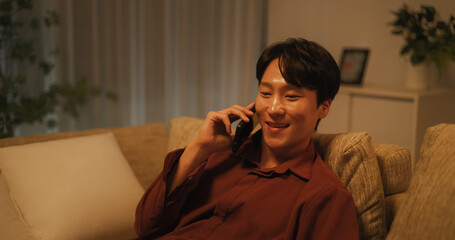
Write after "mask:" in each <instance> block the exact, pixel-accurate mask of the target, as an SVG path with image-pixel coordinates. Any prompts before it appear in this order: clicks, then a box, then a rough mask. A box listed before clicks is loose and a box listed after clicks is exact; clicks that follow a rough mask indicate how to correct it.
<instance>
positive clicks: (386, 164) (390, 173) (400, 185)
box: [373, 143, 412, 196]
mask: <svg viewBox="0 0 455 240" xmlns="http://www.w3.org/2000/svg"><path fill="white" fill-rule="evenodd" d="M373 148H374V152H375V153H376V157H377V159H378V164H379V169H380V170H381V176H382V185H383V187H384V194H385V196H388V195H392V194H396V193H402V192H405V191H406V189H408V186H409V183H410V182H411V176H412V166H411V165H412V163H411V154H410V153H409V151H408V150H407V149H406V148H404V147H401V146H397V145H392V144H383V143H373Z"/></svg>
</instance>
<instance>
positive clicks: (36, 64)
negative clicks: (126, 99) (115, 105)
mask: <svg viewBox="0 0 455 240" xmlns="http://www.w3.org/2000/svg"><path fill="white" fill-rule="evenodd" d="M35 2H36V1H34V0H0V58H1V61H0V138H4V137H12V136H13V135H14V129H15V128H16V127H18V126H20V125H22V124H31V123H35V122H46V123H47V125H48V126H50V127H52V126H55V125H56V124H57V122H56V121H55V120H53V119H46V116H47V115H48V114H49V113H54V112H55V111H57V108H60V109H61V111H62V112H63V113H64V114H68V115H70V116H72V117H74V118H78V116H79V111H80V108H81V107H82V106H83V105H85V104H87V103H88V100H89V99H90V98H91V97H93V96H100V95H104V96H107V97H108V98H110V99H115V94H113V93H111V92H104V91H102V90H101V89H100V88H99V87H95V86H91V85H89V84H88V83H87V81H86V80H85V79H80V80H78V81H76V82H75V83H74V84H70V83H68V82H65V81H60V82H61V83H53V84H50V86H49V87H47V88H46V89H41V90H40V89H36V90H34V91H33V92H28V91H27V90H26V88H25V86H26V83H27V82H30V81H42V79H43V77H44V76H46V75H48V74H49V73H50V72H51V71H52V69H53V67H54V66H53V63H52V62H51V61H49V60H48V59H45V58H43V57H42V56H40V54H39V53H38V51H37V50H36V49H37V46H36V44H37V42H38V41H37V37H38V34H37V32H38V30H39V29H41V28H52V27H55V26H56V25H58V24H59V15H58V14H57V13H56V12H55V11H46V13H45V15H44V16H42V17H36V16H35V14H34V13H35V12H34V11H33V10H34V3H35ZM24 32H25V33H26V34H24ZM19 66H21V67H24V66H26V68H28V69H30V68H37V69H39V72H41V74H37V75H34V76H33V77H29V78H28V79H27V77H26V75H25V74H23V73H22V72H21V71H19V70H17V69H19Z"/></svg>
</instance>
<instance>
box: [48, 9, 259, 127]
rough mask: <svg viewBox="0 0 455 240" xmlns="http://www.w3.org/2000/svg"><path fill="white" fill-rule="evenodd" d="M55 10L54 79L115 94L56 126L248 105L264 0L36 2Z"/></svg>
mask: <svg viewBox="0 0 455 240" xmlns="http://www.w3.org/2000/svg"><path fill="white" fill-rule="evenodd" d="M42 1H43V2H45V4H42V6H44V7H47V8H53V9H56V10H57V11H58V12H59V13H60V15H61V24H60V26H59V27H58V30H57V31H56V36H57V38H56V39H57V40H56V45H57V46H58V47H59V50H60V51H59V52H60V54H59V56H58V58H57V62H56V72H55V75H54V76H55V79H54V80H53V81H57V82H59V81H70V82H74V81H76V80H77V79H80V78H86V79H87V80H88V81H89V82H91V83H94V84H96V85H100V86H101V87H103V88H104V89H106V90H111V91H114V92H115V93H116V94H117V96H118V100H117V102H111V101H109V100H107V99H103V98H98V99H95V100H94V101H92V102H91V103H90V104H88V106H86V107H85V108H84V109H83V111H82V115H81V117H80V119H78V120H73V119H70V118H68V117H65V116H62V115H59V117H58V118H59V130H60V131H69V130H76V129H87V128H97V127H115V126H126V125H136V124H143V123H149V122H157V121H165V122H167V121H169V120H170V119H172V118H174V117H178V116H184V115H185V116H194V117H205V115H206V113H207V112H208V111H210V110H220V109H223V108H225V107H228V106H230V105H233V104H242V105H246V104H248V103H250V102H251V101H253V100H254V98H255V95H256V89H257V82H256V80H255V64H256V60H257V58H258V57H259V54H260V52H261V51H262V49H263V48H264V44H265V36H266V35H265V29H266V26H265V24H266V16H265V13H266V9H265V8H266V5H267V2H266V1H264V0H230V1H224V0H191V1H189V0H153V1H147V0H131V1H126V0H42Z"/></svg>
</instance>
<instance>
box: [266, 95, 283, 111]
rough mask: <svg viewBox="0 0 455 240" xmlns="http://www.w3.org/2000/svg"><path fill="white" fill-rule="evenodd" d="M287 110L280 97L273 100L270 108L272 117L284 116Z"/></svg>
mask: <svg viewBox="0 0 455 240" xmlns="http://www.w3.org/2000/svg"><path fill="white" fill-rule="evenodd" d="M284 113H285V108H284V105H283V102H282V100H281V99H280V98H279V97H275V98H273V101H272V105H271V106H270V107H269V114H270V115H284Z"/></svg>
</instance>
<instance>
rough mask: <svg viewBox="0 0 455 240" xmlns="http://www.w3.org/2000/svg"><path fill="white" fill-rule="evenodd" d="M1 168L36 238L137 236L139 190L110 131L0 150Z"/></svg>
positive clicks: (12, 194) (140, 190)
mask: <svg viewBox="0 0 455 240" xmlns="http://www.w3.org/2000/svg"><path fill="white" fill-rule="evenodd" d="M0 169H1V171H2V174H3V175H4V177H5V180H6V182H7V184H8V186H9V190H10V192H11V196H12V198H13V200H14V201H15V203H16V205H17V207H18V209H19V210H20V213H21V214H22V216H23V218H24V220H25V221H26V222H27V224H28V226H29V227H30V229H31V232H32V233H33V235H34V236H35V237H37V238H40V239H94V238H96V239H112V238H134V237H135V232H134V229H133V222H134V212H135V208H136V204H137V202H138V201H139V199H140V197H141V195H142V193H143V189H142V187H141V186H140V184H139V182H138V181H137V179H136V177H135V175H134V173H133V171H132V170H131V167H130V166H129V165H128V163H127V161H126V159H125V158H124V156H123V155H122V153H121V151H120V149H119V147H118V145H117V142H116V140H115V137H114V136H113V134H112V133H108V134H101V135H93V136H86V137H77V138H70V139H65V140H56V141H48V142H42V143H33V144H26V145H21V146H12V147H5V148H0Z"/></svg>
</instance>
